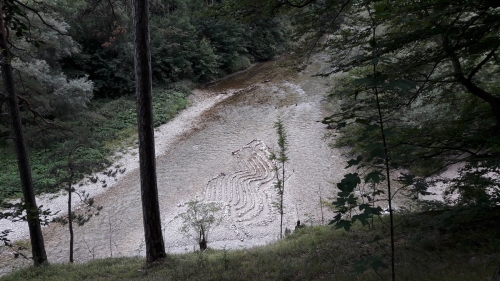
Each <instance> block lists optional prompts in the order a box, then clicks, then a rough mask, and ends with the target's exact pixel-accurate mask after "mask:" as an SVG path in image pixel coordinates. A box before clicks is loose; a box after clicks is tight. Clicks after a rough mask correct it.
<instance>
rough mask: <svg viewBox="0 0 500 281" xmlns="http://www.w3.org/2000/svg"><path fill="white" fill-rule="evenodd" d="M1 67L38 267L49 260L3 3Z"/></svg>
mask: <svg viewBox="0 0 500 281" xmlns="http://www.w3.org/2000/svg"><path fill="white" fill-rule="evenodd" d="M0 33H1V34H0V49H1V55H0V60H1V61H0V68H1V71H2V78H3V83H4V87H5V93H6V96H5V99H6V103H7V107H8V109H9V117H10V121H11V126H12V133H13V139H14V145H15V150H16V156H17V165H18V168H19V176H20V178H21V187H22V191H23V197H24V203H25V204H26V218H27V221H28V227H29V233H30V240H31V252H32V254H33V262H34V265H35V266H38V265H40V264H42V263H44V262H46V261H47V254H46V253H45V245H44V241H43V234H42V228H41V226H40V217H39V212H38V207H37V205H36V200H35V193H34V188H33V180H32V178H31V167H30V163H29V159H28V151H27V149H26V142H25V140H24V134H23V126H22V124H21V118H20V115H19V107H18V101H17V96H16V92H15V85H14V78H13V75H12V65H11V57H12V56H11V53H10V51H9V46H8V43H7V35H6V33H7V31H6V27H5V22H4V16H3V13H2V4H1V3H0Z"/></svg>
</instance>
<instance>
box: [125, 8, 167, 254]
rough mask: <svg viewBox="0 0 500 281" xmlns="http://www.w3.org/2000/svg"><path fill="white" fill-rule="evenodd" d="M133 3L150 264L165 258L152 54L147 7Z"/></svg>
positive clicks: (145, 229) (145, 220)
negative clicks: (155, 130) (156, 150)
mask: <svg viewBox="0 0 500 281" xmlns="http://www.w3.org/2000/svg"><path fill="white" fill-rule="evenodd" d="M132 3H133V9H132V16H133V20H134V46H135V52H134V63H135V88H136V95H137V123H138V133H139V161H140V170H141V198H142V213H143V220H144V235H145V242H146V259H147V261H148V262H150V263H151V262H154V261H156V260H158V259H160V258H163V257H165V256H166V253H165V245H164V242H163V235H162V231H161V218H160V207H159V204H158V190H157V181H156V159H155V142H154V128H153V124H154V123H153V106H152V74H151V53H150V44H149V23H148V14H149V5H148V1H147V0H133V1H132Z"/></svg>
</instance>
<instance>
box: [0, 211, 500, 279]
mask: <svg viewBox="0 0 500 281" xmlns="http://www.w3.org/2000/svg"><path fill="white" fill-rule="evenodd" d="M498 218H500V209H499V208H495V209H478V210H474V209H454V210H446V211H440V212H426V213H419V214H409V215H405V216H398V217H397V218H396V223H397V225H399V226H398V228H397V230H396V234H397V237H396V276H397V279H398V280H440V281H441V280H490V278H491V277H492V275H493V272H494V271H495V268H496V267H497V265H498V261H499V260H500V252H499V250H500V248H499V245H500V243H499V237H500V236H499V234H500V227H499V226H498V224H496V223H495V222H496V221H498ZM385 219H386V218H382V220H381V221H379V222H378V223H376V224H375V229H374V230H370V229H368V228H366V227H361V226H359V225H358V226H355V227H354V228H353V230H352V231H351V232H349V233H347V232H344V231H343V230H334V229H333V228H332V227H329V226H316V227H307V228H304V229H300V230H298V231H296V232H295V233H293V234H292V235H290V236H287V237H286V238H284V239H283V240H281V241H278V242H276V243H273V244H270V245H267V246H264V247H257V248H253V249H248V250H237V251H224V250H211V249H209V250H207V251H205V252H203V253H199V252H195V253H189V254H182V255H169V257H168V258H167V259H165V260H163V261H160V262H158V263H156V264H153V265H146V264H145V260H144V259H142V258H119V259H104V260H95V261H92V262H89V263H86V264H75V265H68V264H56V265H48V266H44V267H40V268H33V267H31V268H27V269H23V270H20V271H18V272H15V273H13V274H11V275H10V276H6V277H4V278H3V279H1V280H104V279H106V280H340V281H342V280H389V279H390V272H389V270H388V269H385V268H383V267H380V268H378V269H377V270H376V271H375V270H373V269H372V268H371V265H372V264H371V263H370V261H372V260H373V259H372V257H374V256H379V257H380V258H381V261H382V262H384V263H386V264H388V263H389V260H388V258H387V256H386V253H385V251H386V250H387V247H388V244H389V239H388V230H387V228H386V227H385V226H384V225H383V222H384V220H385ZM376 235H379V236H381V237H382V239H381V240H379V241H378V242H373V240H374V239H373V238H374V237H375V236H376ZM363 261H364V262H363ZM360 266H364V267H365V268H366V270H365V271H363V272H355V269H356V268H360Z"/></svg>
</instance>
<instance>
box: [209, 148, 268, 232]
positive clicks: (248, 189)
mask: <svg viewBox="0 0 500 281" xmlns="http://www.w3.org/2000/svg"><path fill="white" fill-rule="evenodd" d="M232 155H233V156H234V157H235V158H236V160H237V161H238V164H239V166H240V169H239V170H237V171H235V172H232V173H229V174H225V173H220V174H218V175H217V176H215V177H213V178H212V179H211V180H210V181H208V183H207V184H206V185H205V187H204V190H203V201H219V202H221V203H223V205H224V206H225V207H224V212H223V213H224V218H223V221H224V223H225V224H227V225H228V227H229V228H230V229H232V230H234V232H235V234H236V236H237V237H238V239H240V240H242V241H243V239H245V238H247V237H249V233H248V232H247V231H246V230H245V225H249V224H253V223H256V224H260V225H267V224H268V223H269V222H272V221H273V220H274V219H275V218H276V211H275V210H274V208H273V204H272V201H273V198H274V194H275V192H274V188H273V185H272V182H273V179H274V177H275V172H274V170H273V163H272V162H271V161H270V160H269V156H270V152H269V149H268V147H267V146H266V145H265V143H264V142H263V141H261V140H257V139H255V140H253V141H251V142H249V143H248V144H246V145H245V146H243V147H241V148H240V149H238V150H236V151H233V152H232ZM242 223H245V225H243V224H242Z"/></svg>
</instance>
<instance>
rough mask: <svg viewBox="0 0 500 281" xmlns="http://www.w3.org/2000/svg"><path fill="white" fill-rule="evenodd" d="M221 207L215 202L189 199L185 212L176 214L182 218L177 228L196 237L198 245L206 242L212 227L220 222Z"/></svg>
mask: <svg viewBox="0 0 500 281" xmlns="http://www.w3.org/2000/svg"><path fill="white" fill-rule="evenodd" d="M221 211H222V207H221V204H220V203H217V202H200V201H197V200H193V201H189V202H188V203H187V209H186V211H185V212H183V213H181V214H179V215H178V217H179V218H181V219H182V226H181V227H180V228H179V231H181V232H182V233H183V234H184V235H186V236H187V237H196V242H198V244H199V245H200V248H201V250H205V249H204V248H202V247H203V246H202V243H205V247H206V243H208V237H209V234H210V233H211V231H212V230H213V228H214V227H217V226H218V225H219V224H220V223H221V222H222V218H223V216H222V214H221Z"/></svg>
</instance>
